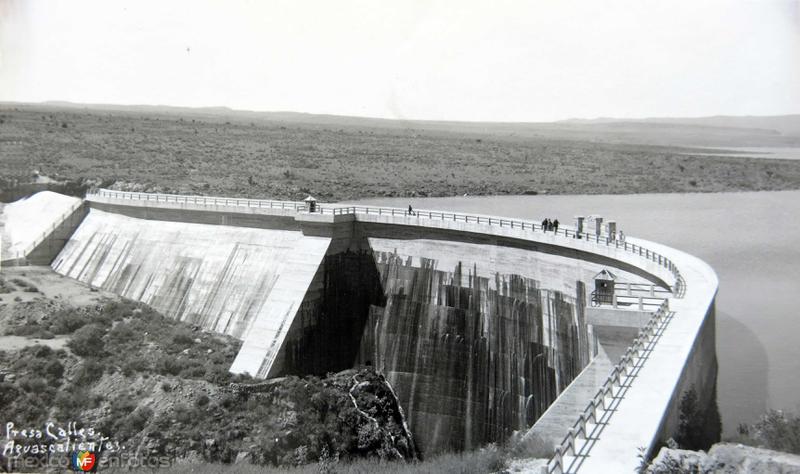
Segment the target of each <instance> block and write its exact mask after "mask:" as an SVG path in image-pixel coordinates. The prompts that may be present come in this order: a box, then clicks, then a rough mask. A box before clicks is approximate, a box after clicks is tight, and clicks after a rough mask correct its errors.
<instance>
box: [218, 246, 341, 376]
mask: <svg viewBox="0 0 800 474" xmlns="http://www.w3.org/2000/svg"><path fill="white" fill-rule="evenodd" d="M330 243H331V239H330V238H328V237H310V236H304V237H303V238H302V239H301V240H300V241H299V242H298V244H297V246H296V247H295V248H294V250H293V252H292V254H291V255H287V256H286V258H285V260H284V262H283V265H282V268H281V269H280V271H279V272H278V275H279V276H278V280H277V281H276V282H275V286H274V287H273V288H272V291H271V292H270V293H269V297H268V298H267V301H266V303H265V307H266V312H265V313H263V314H262V315H261V316H259V317H258V319H256V320H255V321H253V323H252V326H251V327H250V329H249V330H248V332H247V335H246V336H245V338H244V343H243V344H242V348H241V350H240V351H239V354H238V355H237V356H236V359H235V360H234V361H233V365H232V366H231V369H230V370H231V372H233V373H238V374H244V373H248V374H250V375H252V376H255V377H258V378H265V377H272V376H276V375H279V374H280V372H281V370H282V368H283V352H282V349H283V342H284V339H285V338H286V334H288V333H289V330H290V329H291V327H292V324H293V323H294V320H295V316H296V315H297V313H298V311H299V310H300V307H301V306H302V304H303V301H304V300H305V298H306V294H307V292H308V290H309V288H310V287H311V284H312V281H313V280H314V277H315V275H316V274H317V272H318V271H320V270H321V266H322V260H323V258H324V257H325V253H326V252H327V251H328V247H329V246H330Z"/></svg>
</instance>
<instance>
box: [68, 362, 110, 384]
mask: <svg viewBox="0 0 800 474" xmlns="http://www.w3.org/2000/svg"><path fill="white" fill-rule="evenodd" d="M104 371H105V366H104V365H103V364H102V363H101V362H99V361H98V360H95V359H85V360H84V361H83V362H81V363H80V365H78V367H77V368H76V369H75V374H74V375H73V378H72V381H73V384H75V385H80V386H83V387H85V386H88V385H91V384H92V383H94V382H96V381H98V380H100V378H101V377H103V372H104Z"/></svg>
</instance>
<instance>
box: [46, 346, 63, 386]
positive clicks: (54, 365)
mask: <svg viewBox="0 0 800 474" xmlns="http://www.w3.org/2000/svg"><path fill="white" fill-rule="evenodd" d="M45 347H46V346H45ZM44 372H45V374H46V375H47V376H48V378H50V379H51V380H53V381H59V380H61V377H63V376H64V366H63V365H61V362H59V361H57V360H51V361H50V362H48V363H47V365H46V366H45V367H44Z"/></svg>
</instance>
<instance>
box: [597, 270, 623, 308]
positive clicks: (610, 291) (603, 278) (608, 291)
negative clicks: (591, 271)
mask: <svg viewBox="0 0 800 474" xmlns="http://www.w3.org/2000/svg"><path fill="white" fill-rule="evenodd" d="M616 281H617V276H616V275H614V274H613V273H611V272H610V271H608V270H606V269H603V270H602V271H601V272H600V273H598V274H597V275H595V276H594V291H593V292H592V305H593V306H597V305H600V304H604V303H607V304H613V303H614V284H615V283H616Z"/></svg>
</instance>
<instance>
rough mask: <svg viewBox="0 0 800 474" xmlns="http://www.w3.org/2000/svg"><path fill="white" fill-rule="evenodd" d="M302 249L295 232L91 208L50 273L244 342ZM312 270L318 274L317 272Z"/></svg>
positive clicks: (301, 240) (302, 238)
mask: <svg viewBox="0 0 800 474" xmlns="http://www.w3.org/2000/svg"><path fill="white" fill-rule="evenodd" d="M314 243H317V241H316V240H315V241H314ZM309 244H310V243H309ZM302 245H304V236H303V234H301V233H300V232H296V231H283V230H267V229H254V228H245V227H228V226H218V225H206V224H188V223H178V222H166V221H152V220H143V219H135V218H130V217H126V216H122V215H119V214H112V213H107V212H104V211H100V210H96V209H92V210H91V211H90V212H89V215H88V216H87V217H86V218H85V220H84V221H83V223H82V224H81V226H80V227H79V228H78V229H77V230H76V232H75V233H74V234H73V236H72V238H71V239H70V241H69V242H68V243H67V245H66V246H65V247H64V249H63V250H62V252H61V253H60V254H59V255H58V257H57V258H56V259H55V260H54V262H53V264H52V267H53V269H54V270H56V271H57V272H58V273H61V274H63V275H66V276H69V277H72V278H75V279H77V280H80V281H83V282H85V283H88V284H90V285H93V286H96V287H100V288H103V289H106V290H109V291H113V292H114V293H116V294H119V295H122V296H125V297H128V298H131V299H135V300H139V301H143V302H145V303H148V304H150V305H151V306H153V307H154V308H156V309H158V310H159V311H161V312H163V313H164V314H166V315H168V316H170V317H172V318H175V319H178V320H180V321H184V322H186V323H188V324H194V325H198V326H201V327H203V328H204V329H207V330H211V331H215V332H219V333H223V334H229V335H231V336H234V337H237V338H244V336H245V335H246V333H247V332H248V331H249V329H250V326H251V325H252V324H253V323H254V322H255V321H256V320H258V319H259V318H262V317H269V315H271V314H272V313H270V312H269V311H270V308H269V307H268V305H267V304H266V302H267V300H268V297H269V296H270V294H271V292H272V290H273V288H274V287H275V285H276V283H277V282H278V280H279V276H280V275H281V274H282V272H283V270H284V266H283V265H284V262H285V261H286V259H287V257H288V256H290V255H293V253H294V252H295V249H296V248H298V247H299V246H302ZM323 245H324V242H323ZM302 268H303V269H306V270H308V267H307V266H306V267H302ZM296 271H297V272H302V271H303V270H302V269H300V268H298V269H297V270H296ZM309 271H311V275H312V276H313V274H314V272H315V271H316V268H313V269H311V270H309ZM290 276H291V274H290ZM279 288H282V287H280V286H279ZM283 288H285V287H283ZM282 291H285V290H282ZM273 316H274V315H273Z"/></svg>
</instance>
